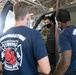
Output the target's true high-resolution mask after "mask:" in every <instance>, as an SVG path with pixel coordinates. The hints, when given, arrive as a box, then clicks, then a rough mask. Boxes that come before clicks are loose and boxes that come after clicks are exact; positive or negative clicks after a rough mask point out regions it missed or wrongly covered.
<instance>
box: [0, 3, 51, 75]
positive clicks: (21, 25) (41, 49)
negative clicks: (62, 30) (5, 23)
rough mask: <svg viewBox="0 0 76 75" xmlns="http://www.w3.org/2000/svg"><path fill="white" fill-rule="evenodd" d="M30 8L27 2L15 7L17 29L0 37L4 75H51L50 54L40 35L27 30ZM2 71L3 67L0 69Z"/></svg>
mask: <svg viewBox="0 0 76 75" xmlns="http://www.w3.org/2000/svg"><path fill="white" fill-rule="evenodd" d="M29 12H30V8H29V5H28V4H27V3H25V2H18V3H17V4H16V5H15V6H14V13H15V20H16V24H15V27H12V28H10V29H9V30H7V31H6V32H5V33H4V34H2V35H1V36H0V61H1V62H0V66H1V64H2V69H3V75H35V74H37V73H38V67H39V70H40V72H42V73H45V74H49V72H50V70H51V69H50V65H49V60H48V54H47V51H46V48H45V45H44V43H43V40H42V37H41V35H40V33H39V32H38V31H36V30H33V29H29V28H27V24H28V22H29V20H30V14H29ZM0 69H1V67H0Z"/></svg>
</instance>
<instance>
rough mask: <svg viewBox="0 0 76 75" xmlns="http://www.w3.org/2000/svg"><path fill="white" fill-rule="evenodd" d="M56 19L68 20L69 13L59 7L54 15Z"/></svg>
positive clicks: (64, 21)
mask: <svg viewBox="0 0 76 75" xmlns="http://www.w3.org/2000/svg"><path fill="white" fill-rule="evenodd" d="M56 19H57V21H60V22H63V23H66V22H67V21H70V20H71V19H70V13H69V12H68V11H67V10H65V9H60V10H59V11H58V13H57V15H56Z"/></svg>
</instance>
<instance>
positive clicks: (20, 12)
mask: <svg viewBox="0 0 76 75" xmlns="http://www.w3.org/2000/svg"><path fill="white" fill-rule="evenodd" d="M29 13H30V7H29V5H28V4H27V3H25V2H23V1H19V2H18V3H16V5H15V6H14V14H15V19H16V20H23V19H24V18H25V16H26V15H27V14H29Z"/></svg>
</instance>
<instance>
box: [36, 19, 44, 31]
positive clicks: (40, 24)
mask: <svg viewBox="0 0 76 75" xmlns="http://www.w3.org/2000/svg"><path fill="white" fill-rule="evenodd" d="M44 25H45V23H44V20H42V21H41V22H40V23H39V24H38V26H37V28H36V30H41V29H42V27H43V26H44Z"/></svg>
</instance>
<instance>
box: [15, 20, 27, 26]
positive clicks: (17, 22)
mask: <svg viewBox="0 0 76 75" xmlns="http://www.w3.org/2000/svg"><path fill="white" fill-rule="evenodd" d="M18 26H27V22H24V21H16V23H15V27H18Z"/></svg>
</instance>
